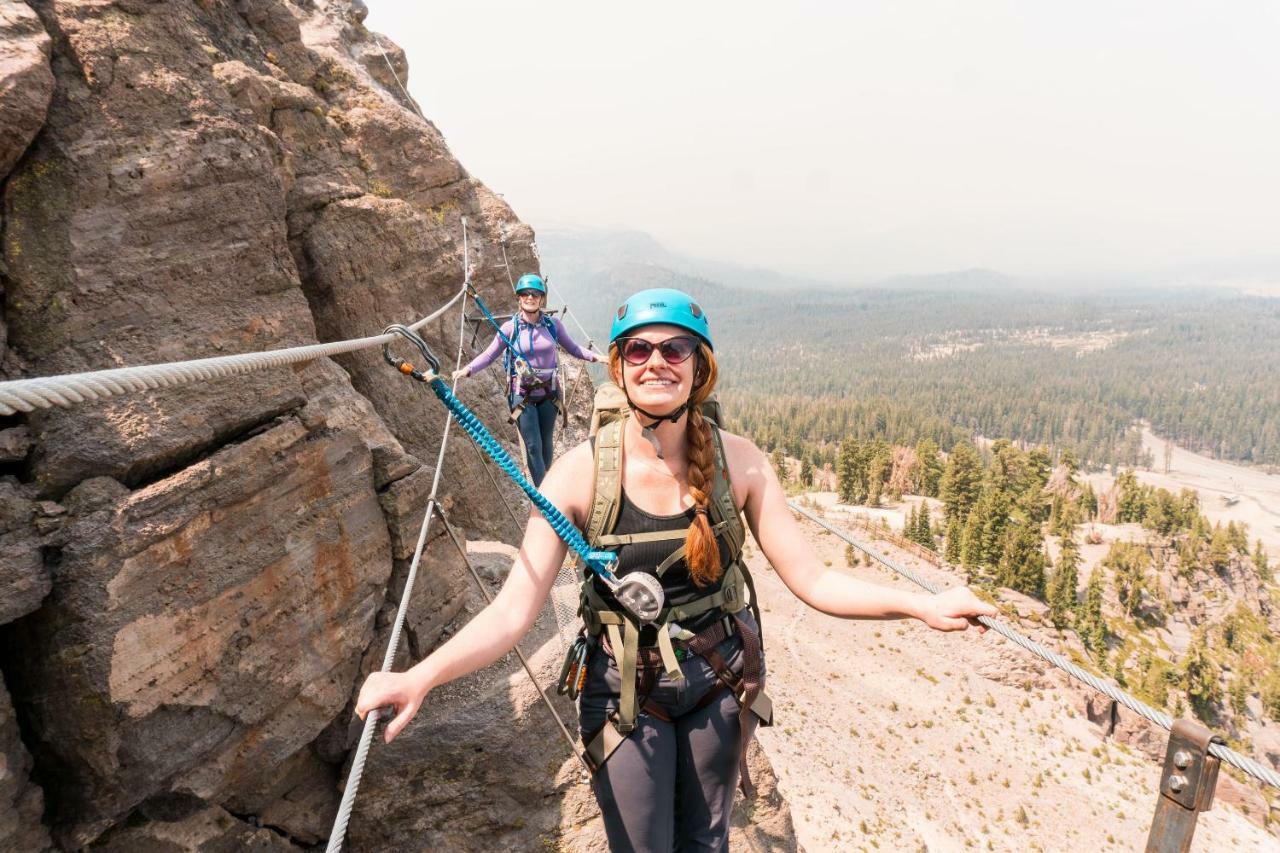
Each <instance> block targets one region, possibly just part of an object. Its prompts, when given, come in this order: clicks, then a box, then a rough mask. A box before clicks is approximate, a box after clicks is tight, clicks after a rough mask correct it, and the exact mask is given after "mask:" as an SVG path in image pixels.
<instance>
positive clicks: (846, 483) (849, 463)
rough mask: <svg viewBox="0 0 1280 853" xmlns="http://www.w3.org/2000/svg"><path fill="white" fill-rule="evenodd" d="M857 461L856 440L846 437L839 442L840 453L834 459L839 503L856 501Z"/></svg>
mask: <svg viewBox="0 0 1280 853" xmlns="http://www.w3.org/2000/svg"><path fill="white" fill-rule="evenodd" d="M857 462H858V442H857V441H856V440H855V439H853V438H846V439H845V440H844V441H842V442H840V455H839V457H838V458H837V461H836V492H837V493H838V495H839V497H840V503H844V504H852V503H857V502H858V484H857V474H858V471H857Z"/></svg>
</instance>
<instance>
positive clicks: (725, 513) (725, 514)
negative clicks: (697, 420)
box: [710, 423, 747, 560]
mask: <svg viewBox="0 0 1280 853" xmlns="http://www.w3.org/2000/svg"><path fill="white" fill-rule="evenodd" d="M711 446H712V447H713V448H714V450H715V470H714V473H713V474H712V484H711V506H710V511H711V521H712V522H713V523H715V524H716V525H718V526H720V527H721V528H722V529H723V530H724V537H725V544H727V545H728V546H729V558H730V559H731V560H737V559H738V556H739V555H740V554H741V553H742V546H743V544H744V543H745V542H746V541H747V529H746V525H744V524H743V523H742V513H740V512H738V505H737V504H736V503H735V502H734V500H733V483H732V482H731V481H730V480H729V462H728V459H727V458H726V457H725V453H724V439H723V438H722V437H721V435H720V427H719V426H717V425H716V424H714V423H713V424H711Z"/></svg>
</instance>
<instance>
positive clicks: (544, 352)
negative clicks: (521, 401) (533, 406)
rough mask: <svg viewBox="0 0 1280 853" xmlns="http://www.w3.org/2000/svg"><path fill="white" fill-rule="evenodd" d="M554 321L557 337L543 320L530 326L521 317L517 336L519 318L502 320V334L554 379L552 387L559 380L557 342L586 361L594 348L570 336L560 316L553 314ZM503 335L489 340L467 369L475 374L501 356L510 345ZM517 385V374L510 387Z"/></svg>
mask: <svg viewBox="0 0 1280 853" xmlns="http://www.w3.org/2000/svg"><path fill="white" fill-rule="evenodd" d="M551 322H552V323H554V324H555V327H556V337H555V338H552V336H551V332H550V331H548V330H547V327H546V326H544V325H543V324H542V323H538V324H537V325H535V326H530V325H529V324H528V323H526V322H524V321H523V320H521V321H520V338H519V340H517V339H516V338H515V320H508V321H507V322H505V323H503V324H502V334H503V335H506V336H507V337H508V338H509V339H510V340H511V341H512V342H513V343H514V344H515V345H516V347H517V348H519V350H520V352H522V353H524V356H525V358H527V359H528V360H529V367H531V368H533V370H534V372H535V373H537V374H538V376H540V377H542V378H543V379H546V380H547V381H549V382H550V383H551V388H552V389H553V390H554V389H555V383H556V343H557V341H559V345H560V346H562V347H564V351H565V352H567V353H569V355H571V356H573V357H574V358H580V359H582V360H583V361H591V360H592V356H591V351H590V350H586V349H583V348H582V347H580V346H579V345H578V344H577V342H576V341H574V339H573V338H571V337H569V333H568V332H567V331H565V328H564V323H561V322H560V318H559V317H552V318H551ZM506 346H507V345H506V344H505V343H504V342H503V340H502V337H501V336H500V335H494V336H493V342H492V343H490V344H489V346H488V348H486V349H485V351H484V352H482V353H480V354H479V355H478V356H476V357H475V358H474V359H472V360H471V363H470V364H468V365H467V373H468V375H470V376H475V375H476V374H477V373H479V372H480V371H481V370H484V369H485V368H486V367H488V366H489V365H490V364H493V362H494V360H496V359H497V358H498V356H500V355H502V351H503V350H504V349H505V348H506ZM514 389H515V378H514V377H513V378H512V380H511V385H510V387H509V388H508V390H514Z"/></svg>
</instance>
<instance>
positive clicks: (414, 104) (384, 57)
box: [372, 33, 427, 121]
mask: <svg viewBox="0 0 1280 853" xmlns="http://www.w3.org/2000/svg"><path fill="white" fill-rule="evenodd" d="M372 35H373V45H374V47H376V48H378V53H381V54H382V61H383V62H385V63H387V70H389V71H390V72H391V77H392V79H393V80H395V81H396V85H397V86H399V87H400V91H401V92H402V93H403V94H404V99H405V100H406V101H408V102H409V109H411V110H413V112H414V113H415V114H416V115H417V116H418V118H420V119H422V120H423V121H426V120H427V117H426V116H424V115H423V114H422V110H420V109H418V102H417V101H415V100H414V99H413V96H412V95H410V94H409V90H408V89H406V88H405V87H404V84H403V83H401V82H400V75H399V74H397V73H396V69H395V66H394V65H392V64H391V60H390V59H389V58H388V57H387V52H386V51H385V50H383V49H382V43H381V42H379V41H378V37H377V34H376V33H375V34H372Z"/></svg>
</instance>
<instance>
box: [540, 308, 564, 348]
mask: <svg viewBox="0 0 1280 853" xmlns="http://www.w3.org/2000/svg"><path fill="white" fill-rule="evenodd" d="M542 325H544V326H546V327H547V334H549V335H551V340H553V341H555V342H556V343H560V332H559V330H558V329H556V318H555V317H549V316H547V315H546V314H543V315H542Z"/></svg>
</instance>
